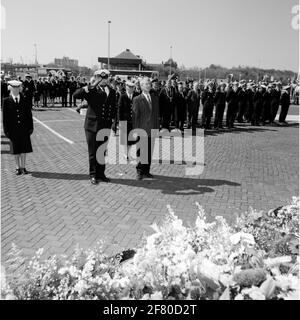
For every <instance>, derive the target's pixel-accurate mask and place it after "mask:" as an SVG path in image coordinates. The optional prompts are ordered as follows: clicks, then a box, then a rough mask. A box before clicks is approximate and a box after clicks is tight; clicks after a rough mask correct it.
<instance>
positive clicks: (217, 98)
mask: <svg viewBox="0 0 300 320" xmlns="http://www.w3.org/2000/svg"><path fill="white" fill-rule="evenodd" d="M225 87H226V84H225V83H224V82H222V83H221V84H220V85H219V87H218V88H217V91H216V93H215V95H214V103H215V106H216V112H215V121H214V128H215V129H217V130H219V129H223V116H224V110H225V105H226V92H225Z"/></svg>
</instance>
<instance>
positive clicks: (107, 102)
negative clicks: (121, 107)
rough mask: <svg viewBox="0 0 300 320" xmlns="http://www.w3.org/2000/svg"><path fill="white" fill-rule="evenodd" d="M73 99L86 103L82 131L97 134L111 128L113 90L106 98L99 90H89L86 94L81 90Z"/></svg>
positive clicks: (114, 99)
mask: <svg viewBox="0 0 300 320" xmlns="http://www.w3.org/2000/svg"><path fill="white" fill-rule="evenodd" d="M73 97H74V98H75V99H85V100H86V101H87V103H88V107H87V111H86V117H85V122H84V129H85V130H87V131H91V132H98V131H99V130H100V129H104V128H108V129H110V128H111V125H112V119H113V110H112V109H114V110H115V103H116V95H115V92H114V90H113V89H110V94H109V96H108V97H107V95H106V93H105V91H103V90H101V89H99V88H93V89H92V88H89V92H86V91H85V90H84V89H83V88H79V89H77V90H76V91H75V92H74V94H73Z"/></svg>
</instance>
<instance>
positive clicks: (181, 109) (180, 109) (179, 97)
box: [175, 91, 187, 118]
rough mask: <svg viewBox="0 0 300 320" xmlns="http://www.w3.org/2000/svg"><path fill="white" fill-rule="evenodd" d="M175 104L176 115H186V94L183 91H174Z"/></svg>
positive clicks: (182, 116) (181, 116) (180, 116)
mask: <svg viewBox="0 0 300 320" xmlns="http://www.w3.org/2000/svg"><path fill="white" fill-rule="evenodd" d="M175 105H176V110H177V116H178V117H179V118H184V117H185V116H186V111H187V102H186V96H185V95H184V92H179V91H177V92H176V95H175Z"/></svg>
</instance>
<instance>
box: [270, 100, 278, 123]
mask: <svg viewBox="0 0 300 320" xmlns="http://www.w3.org/2000/svg"><path fill="white" fill-rule="evenodd" d="M278 109H279V103H272V104H271V112H270V122H274V120H275V118H276V115H277V112H278Z"/></svg>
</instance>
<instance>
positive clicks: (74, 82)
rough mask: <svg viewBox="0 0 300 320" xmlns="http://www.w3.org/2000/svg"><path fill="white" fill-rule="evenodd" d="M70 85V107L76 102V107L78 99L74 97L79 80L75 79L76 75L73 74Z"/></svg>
mask: <svg viewBox="0 0 300 320" xmlns="http://www.w3.org/2000/svg"><path fill="white" fill-rule="evenodd" d="M68 87H69V93H70V96H69V104H70V107H72V105H73V103H74V107H76V99H75V98H73V94H74V92H75V91H76V89H77V82H76V81H75V78H74V76H72V77H71V78H70V81H69V83H68Z"/></svg>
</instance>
